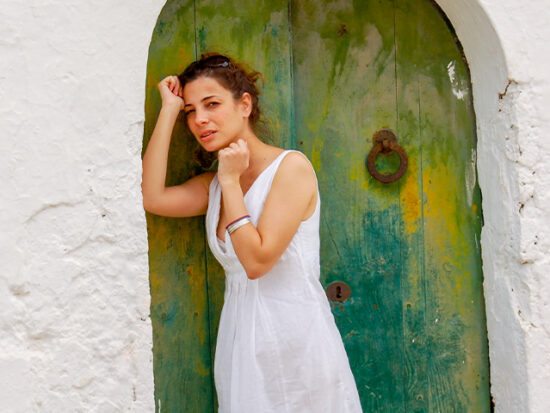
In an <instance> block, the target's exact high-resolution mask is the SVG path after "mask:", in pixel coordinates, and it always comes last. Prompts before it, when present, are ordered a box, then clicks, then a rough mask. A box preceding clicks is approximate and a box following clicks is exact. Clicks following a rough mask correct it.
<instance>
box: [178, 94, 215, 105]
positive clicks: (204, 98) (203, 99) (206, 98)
mask: <svg viewBox="0 0 550 413" xmlns="http://www.w3.org/2000/svg"><path fill="white" fill-rule="evenodd" d="M217 97H218V96H216V95H211V96H206V97H203V98H202V99H201V102H204V101H205V100H208V99H210V98H217ZM187 106H193V105H192V104H191V103H187V104H185V105H183V107H187Z"/></svg>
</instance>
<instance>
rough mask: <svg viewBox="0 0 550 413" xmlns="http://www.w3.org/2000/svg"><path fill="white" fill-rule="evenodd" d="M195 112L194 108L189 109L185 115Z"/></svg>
mask: <svg viewBox="0 0 550 413" xmlns="http://www.w3.org/2000/svg"><path fill="white" fill-rule="evenodd" d="M193 112H194V110H188V111H186V112H185V116H189V115H190V114H191V113H193Z"/></svg>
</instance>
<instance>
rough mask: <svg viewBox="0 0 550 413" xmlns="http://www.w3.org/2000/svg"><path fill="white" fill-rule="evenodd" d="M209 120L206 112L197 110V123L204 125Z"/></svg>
mask: <svg viewBox="0 0 550 413" xmlns="http://www.w3.org/2000/svg"><path fill="white" fill-rule="evenodd" d="M207 122H208V118H207V116H206V113H205V112H203V111H199V110H197V111H196V113H195V123H196V124H197V125H204V124H205V123H207Z"/></svg>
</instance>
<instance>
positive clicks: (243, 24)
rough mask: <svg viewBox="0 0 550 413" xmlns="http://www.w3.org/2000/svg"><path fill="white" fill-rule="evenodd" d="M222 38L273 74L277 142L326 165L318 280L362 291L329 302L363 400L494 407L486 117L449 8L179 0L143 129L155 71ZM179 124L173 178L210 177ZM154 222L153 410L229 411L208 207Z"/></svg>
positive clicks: (270, 112) (157, 62)
mask: <svg viewBox="0 0 550 413" xmlns="http://www.w3.org/2000/svg"><path fill="white" fill-rule="evenodd" d="M213 50H216V51H221V52H224V53H229V54H231V55H232V56H234V57H235V58H236V59H238V60H244V61H246V62H248V63H249V64H250V65H251V67H254V68H255V69H257V70H259V71H261V72H262V73H263V74H264V76H265V78H266V87H265V89H264V96H263V102H264V105H263V109H264V111H265V113H266V115H267V122H266V125H265V126H266V129H267V130H268V131H269V132H270V133H269V135H270V136H268V138H269V139H270V140H271V141H272V142H273V143H275V144H277V145H280V146H283V147H290V148H297V149H299V150H302V151H303V152H305V153H306V154H307V155H308V156H309V157H310V159H311V160H312V162H313V164H314V166H315V168H316V170H317V174H318V179H319V186H320V190H321V196H322V202H323V208H322V223H321V237H322V246H321V248H322V251H321V254H322V256H321V257H322V258H321V259H322V282H323V283H324V285H328V284H329V283H331V282H333V281H336V280H339V281H345V282H346V283H348V284H349V285H350V287H351V289H352V296H351V298H350V299H349V300H348V301H346V302H344V303H342V304H333V311H334V314H335V317H336V320H337V323H338V326H339V328H340V331H341V333H342V336H343V338H344V342H345V345H346V349H347V352H348V355H349V357H350V361H351V364H352V369H353V371H354V374H355V377H356V380H357V384H358V388H359V392H360V395H361V400H362V404H363V408H364V410H365V412H374V411H376V412H382V411H387V412H400V411H423V412H424V411H430V412H436V411H449V412H450V411H456V412H461V411H476V412H483V411H489V404H490V402H489V390H488V357H487V341H486V332H485V317H484V304H483V296H482V285H481V282H482V273H481V263H480V250H479V248H480V246H479V232H480V227H481V195H480V191H479V188H478V186H477V184H476V181H475V178H476V172H475V144H476V136H475V118H474V113H473V109H472V100H471V92H470V85H469V75H468V72H467V65H466V63H465V62H464V61H463V58H462V54H461V51H460V48H459V45H458V44H457V41H456V39H455V37H454V34H453V32H452V30H451V29H450V28H449V25H448V24H447V22H446V21H445V20H444V18H442V16H441V14H440V13H439V11H438V10H437V9H436V7H435V6H434V5H433V4H432V3H431V2H430V1H429V0H361V1H358V0H356V1H353V0H349V1H339V2H333V1H329V0H316V1H308V2H301V1H294V2H289V1H282V0H275V1H271V2H268V1H264V2H260V3H258V2H253V1H252V0H235V1H233V2H223V1H220V0H196V1H195V2H192V1H188V2H184V1H181V0H171V1H168V3H167V4H166V6H165V7H164V9H163V11H162V13H161V16H160V17H159V21H158V23H157V27H156V29H155V33H154V34H153V39H152V42H151V49H150V57H149V66H148V75H147V102H146V125H145V137H146V139H147V138H148V137H149V136H150V134H151V132H152V129H153V127H154V122H155V120H156V116H157V114H158V110H159V107H160V101H159V96H158V93H157V92H156V83H157V82H158V81H159V80H160V79H161V78H162V77H163V76H165V75H167V74H171V73H175V72H179V71H181V70H182V69H183V68H184V67H185V65H186V64H187V63H189V62H190V61H191V60H193V59H194V58H195V57H196V56H197V55H198V54H200V53H201V52H204V51H213ZM450 71H452V72H453V75H454V81H453V82H451V80H450V77H449V72H450ZM453 88H454V91H453ZM459 92H463V93H464V95H463V96H462V98H459V97H457V94H458V95H460V94H459ZM382 127H389V128H391V129H393V130H394V131H395V132H396V134H397V136H398V140H399V143H400V144H401V145H402V146H403V148H404V149H405V151H406V152H407V154H408V156H409V168H408V171H407V172H406V174H405V176H404V177H403V178H401V179H400V180H399V181H398V182H395V183H393V184H382V183H379V182H377V181H376V180H375V179H374V178H372V177H370V175H368V172H367V171H366V168H365V159H366V157H367V154H368V152H369V150H370V149H371V147H372V135H373V133H374V132H375V131H376V130H377V129H380V128H382ZM174 135H175V136H174V139H173V144H172V148H171V155H170V164H169V177H168V180H167V181H168V184H176V183H178V182H181V181H183V180H184V179H185V178H186V177H188V176H189V175H190V174H193V173H199V172H200V169H199V168H198V166H197V165H196V164H195V163H194V162H193V161H192V160H190V156H189V155H185V154H189V153H191V152H192V151H194V149H195V148H196V144H195V143H194V142H193V140H192V139H191V138H190V137H189V136H188V134H187V132H185V129H184V128H183V125H182V124H181V123H180V124H179V125H178V126H177V128H176V131H175V134H174ZM262 135H263V136H266V135H265V134H263V133H262ZM398 162H399V160H398V158H397V157H396V156H395V154H393V155H388V156H381V157H379V159H378V160H377V166H378V167H379V169H380V170H381V171H382V172H389V171H392V170H394V169H395V168H396V166H397V165H398ZM147 218H148V228H149V245H150V255H149V256H150V266H151V293H152V304H151V314H152V319H153V329H154V357H155V358H154V368H155V399H156V402H157V411H163V412H165V411H174V412H176V411H177V412H179V411H186V412H206V411H216V405H217V403H216V400H215V391H214V388H213V380H212V361H213V355H214V348H215V337H216V332H217V325H218V320H219V314H220V310H221V306H222V302H223V288H224V278H223V272H222V271H221V269H220V267H219V265H218V264H217V263H216V262H215V261H214V259H213V257H212V256H211V255H210V253H209V252H207V248H206V244H205V240H204V230H203V228H202V225H203V222H202V221H203V220H202V219H201V218H197V219H190V220H178V219H164V218H159V217H154V216H152V215H148V217H147ZM161 409H162V410H161Z"/></svg>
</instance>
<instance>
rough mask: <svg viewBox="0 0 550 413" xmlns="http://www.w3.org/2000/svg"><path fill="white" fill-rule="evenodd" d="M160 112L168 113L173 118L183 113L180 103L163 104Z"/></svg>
mask: <svg viewBox="0 0 550 413" xmlns="http://www.w3.org/2000/svg"><path fill="white" fill-rule="evenodd" d="M160 111H161V112H162V113H166V114H168V115H171V116H172V117H177V116H178V115H179V113H180V112H181V107H180V103H179V102H178V103H163V104H162V106H161V108H160Z"/></svg>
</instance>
